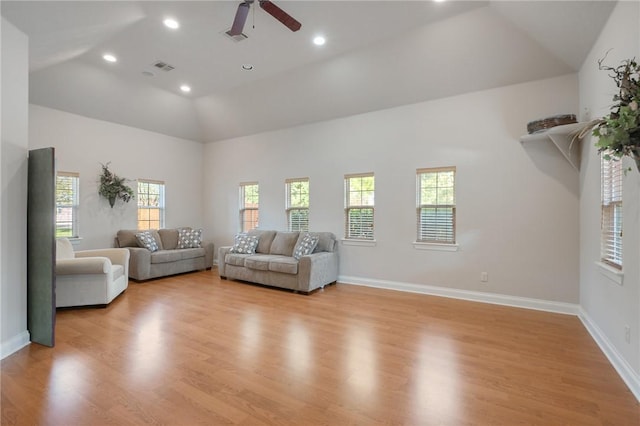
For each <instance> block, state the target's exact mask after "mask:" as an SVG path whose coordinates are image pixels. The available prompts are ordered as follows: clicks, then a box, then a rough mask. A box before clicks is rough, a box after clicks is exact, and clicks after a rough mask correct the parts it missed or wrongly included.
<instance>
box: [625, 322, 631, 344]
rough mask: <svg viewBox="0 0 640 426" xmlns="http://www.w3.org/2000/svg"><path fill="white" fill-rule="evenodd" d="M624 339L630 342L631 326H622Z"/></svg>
mask: <svg viewBox="0 0 640 426" xmlns="http://www.w3.org/2000/svg"><path fill="white" fill-rule="evenodd" d="M624 341H625V342H627V343H631V327H629V326H628V325H625V326H624Z"/></svg>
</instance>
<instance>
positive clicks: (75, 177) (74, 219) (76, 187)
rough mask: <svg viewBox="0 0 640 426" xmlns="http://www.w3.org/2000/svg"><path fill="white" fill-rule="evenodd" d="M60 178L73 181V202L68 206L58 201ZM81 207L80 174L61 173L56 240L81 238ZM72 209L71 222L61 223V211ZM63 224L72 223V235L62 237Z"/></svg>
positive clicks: (59, 175)
mask: <svg viewBox="0 0 640 426" xmlns="http://www.w3.org/2000/svg"><path fill="white" fill-rule="evenodd" d="M59 178H70V179H71V188H70V189H71V202H70V203H67V204H61V203H59V202H58V201H59V199H58V184H59V183H58V179H59ZM79 207H80V173H77V172H63V171H59V172H57V173H56V222H55V225H56V238H79V237H80V230H79V227H78V209H79ZM64 208H71V220H70V221H64V222H63V221H60V220H59V219H58V215H59V214H60V209H64ZM61 223H70V224H71V235H60V234H59V231H61V229H60V224H61Z"/></svg>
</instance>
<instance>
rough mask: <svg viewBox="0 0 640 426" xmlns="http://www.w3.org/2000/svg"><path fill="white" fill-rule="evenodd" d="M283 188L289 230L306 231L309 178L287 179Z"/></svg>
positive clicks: (307, 227) (307, 226) (307, 225)
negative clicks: (284, 189) (284, 190)
mask: <svg viewBox="0 0 640 426" xmlns="http://www.w3.org/2000/svg"><path fill="white" fill-rule="evenodd" d="M285 188H286V207H285V209H286V213H287V224H288V228H289V231H308V230H309V178H298V179H287V180H286V181H285Z"/></svg>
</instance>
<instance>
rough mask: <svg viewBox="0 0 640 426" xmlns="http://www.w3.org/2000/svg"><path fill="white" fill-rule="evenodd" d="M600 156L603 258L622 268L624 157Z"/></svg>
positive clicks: (605, 261)
mask: <svg viewBox="0 0 640 426" xmlns="http://www.w3.org/2000/svg"><path fill="white" fill-rule="evenodd" d="M605 156H606V154H603V155H601V160H600V211H601V213H600V261H601V262H602V263H604V264H605V265H607V266H610V267H612V268H614V269H616V270H619V271H621V270H622V268H623V265H624V262H623V235H624V220H623V217H624V216H623V175H624V169H623V167H622V161H621V160H615V159H609V160H607V159H606V158H605Z"/></svg>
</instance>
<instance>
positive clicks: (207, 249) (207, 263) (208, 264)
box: [202, 242, 214, 269]
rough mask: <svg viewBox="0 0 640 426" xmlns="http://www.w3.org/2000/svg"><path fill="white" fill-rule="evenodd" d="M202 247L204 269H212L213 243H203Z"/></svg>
mask: <svg viewBox="0 0 640 426" xmlns="http://www.w3.org/2000/svg"><path fill="white" fill-rule="evenodd" d="M202 247H204V267H205V268H206V269H211V268H212V267H213V255H214V248H213V243H211V242H209V243H205V242H203V243H202Z"/></svg>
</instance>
